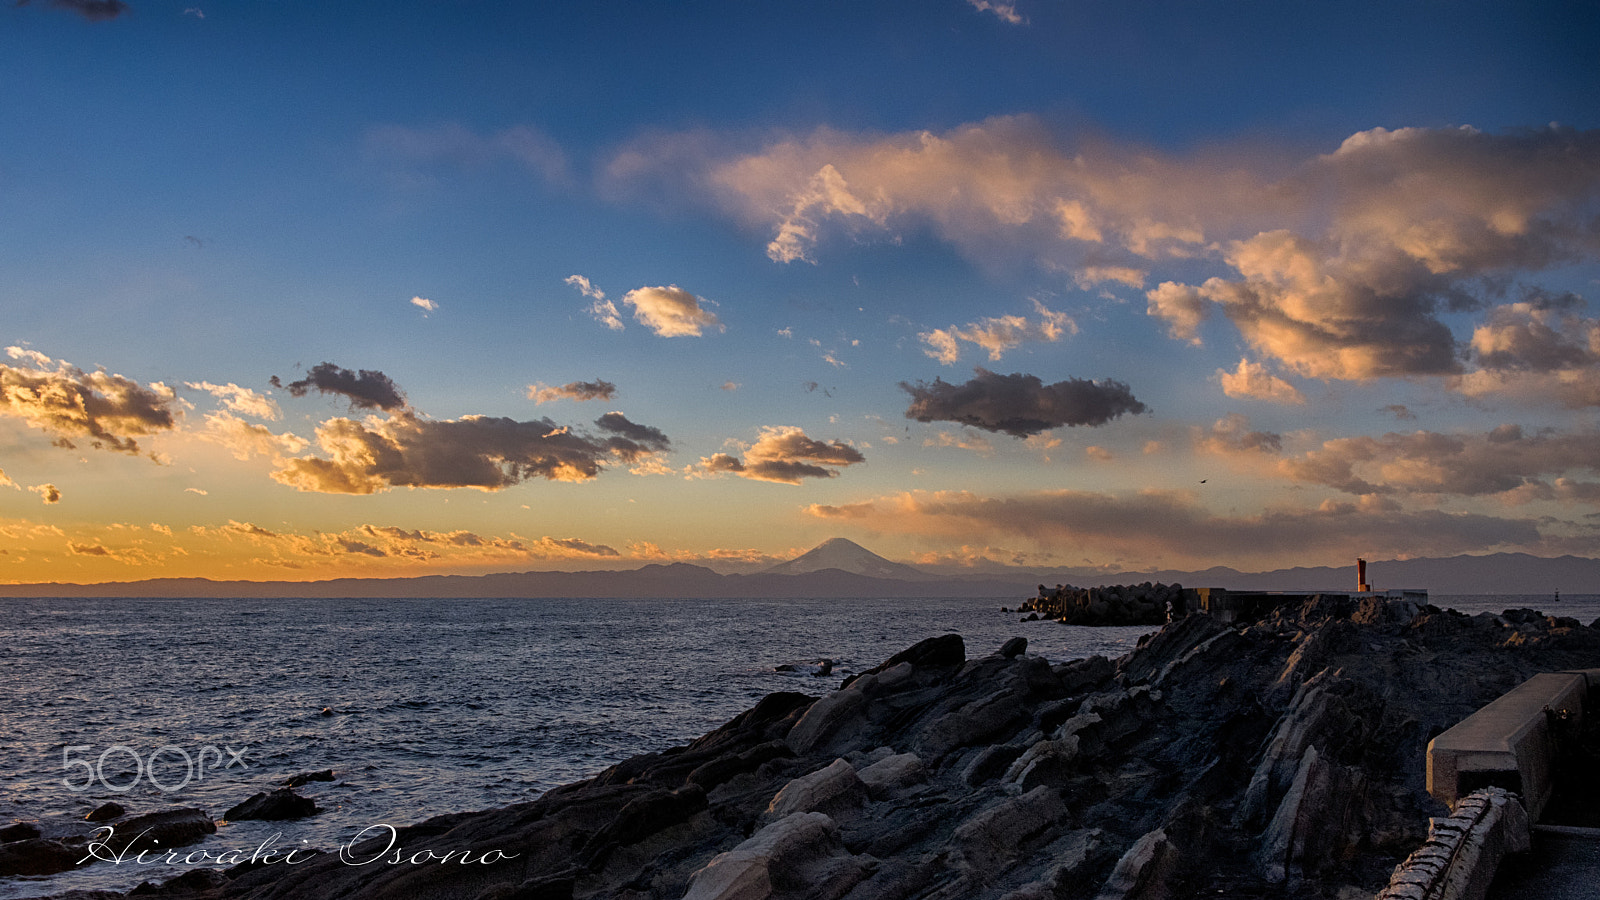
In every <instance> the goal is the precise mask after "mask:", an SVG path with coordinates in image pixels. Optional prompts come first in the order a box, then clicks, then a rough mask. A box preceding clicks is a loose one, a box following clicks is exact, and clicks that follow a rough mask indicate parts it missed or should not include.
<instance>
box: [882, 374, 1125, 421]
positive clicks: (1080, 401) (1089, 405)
mask: <svg viewBox="0 0 1600 900" xmlns="http://www.w3.org/2000/svg"><path fill="white" fill-rule="evenodd" d="M975 371H976V372H977V375H976V377H974V378H973V379H972V380H971V381H968V382H967V383H966V384H961V385H953V384H949V383H947V382H945V381H943V380H941V379H938V378H935V379H934V380H933V383H932V384H928V383H926V382H921V381H919V382H917V383H916V384H915V385H911V384H907V383H905V382H903V381H902V382H901V383H900V387H901V388H902V389H903V390H905V391H906V392H907V393H909V394H910V395H911V406H910V408H908V409H907V410H906V418H908V419H916V420H917V421H919V422H940V421H943V422H959V423H961V424H963V425H971V426H972V427H974V428H982V429H984V430H985V431H994V432H1004V433H1005V434H1009V435H1011V436H1012V437H1019V438H1020V437H1027V436H1028V435H1032V434H1038V433H1040V432H1042V431H1048V430H1050V429H1052V428H1060V427H1062V426H1069V427H1070V426H1078V425H1087V426H1090V427H1093V426H1098V425H1104V424H1106V423H1107V422H1110V421H1111V420H1112V419H1115V418H1117V417H1118V416H1121V415H1122V414H1124V413H1142V412H1145V411H1146V407H1145V405H1144V404H1143V403H1140V402H1139V401H1138V400H1136V399H1134V396H1133V392H1132V390H1131V389H1129V387H1128V386H1127V385H1126V384H1123V383H1122V382H1120V381H1113V380H1109V379H1107V380H1105V381H1088V380H1085V379H1081V378H1069V379H1067V380H1066V381H1058V382H1056V383H1055V384H1051V385H1046V384H1044V383H1043V382H1042V381H1040V379H1039V378H1038V377H1037V376H1034V375H1023V374H1020V373H1014V374H1011V375H996V374H995V373H993V372H990V371H987V370H985V369H981V368H980V369H976V370H975Z"/></svg>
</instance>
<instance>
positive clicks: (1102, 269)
mask: <svg viewBox="0 0 1600 900" xmlns="http://www.w3.org/2000/svg"><path fill="white" fill-rule="evenodd" d="M1149 274H1150V273H1149V272H1147V271H1145V270H1144V269H1140V268H1135V267H1133V266H1084V267H1083V268H1082V269H1080V270H1078V272H1077V274H1075V275H1073V276H1072V280H1073V281H1074V282H1076V283H1077V285H1078V287H1081V288H1084V289H1085V290H1087V289H1089V288H1091V287H1094V286H1095V285H1097V284H1104V283H1105V282H1108V281H1115V282H1118V283H1121V284H1125V285H1127V286H1128V287H1135V288H1140V287H1144V280H1145V278H1147V277H1148V276H1149Z"/></svg>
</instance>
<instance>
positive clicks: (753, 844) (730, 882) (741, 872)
mask: <svg viewBox="0 0 1600 900" xmlns="http://www.w3.org/2000/svg"><path fill="white" fill-rule="evenodd" d="M870 869H871V865H870V862H869V861H868V860H863V859H858V858H857V857H854V856H852V855H850V853H849V852H848V851H846V850H845V849H844V845H843V844H842V843H840V841H839V829H838V826H836V825H835V824H834V822H833V820H832V819H830V818H828V817H827V816H826V815H823V814H822V813H816V812H802V813H795V814H794V815H791V816H788V817H786V818H783V819H779V820H778V821H776V822H773V823H772V824H771V825H768V826H767V827H765V828H763V829H761V830H760V831H758V832H756V833H755V835H753V836H752V837H751V838H750V839H749V840H747V841H745V842H744V843H742V844H739V845H738V846H737V847H734V848H733V849H732V850H729V851H727V852H725V853H719V854H717V856H716V857H715V858H714V859H712V860H711V862H709V863H707V864H706V865H705V866H704V867H703V868H701V869H700V870H698V871H696V872H695V873H694V876H693V878H692V879H691V881H690V884H689V891H688V893H686V894H684V895H683V900H767V898H773V897H801V896H803V897H806V898H808V900H837V898H839V897H843V896H844V895H845V894H846V893H847V892H849V890H850V889H851V888H853V887H855V885H856V884H857V883H858V882H860V881H861V880H862V879H863V878H865V877H866V876H867V874H868V873H869V872H870Z"/></svg>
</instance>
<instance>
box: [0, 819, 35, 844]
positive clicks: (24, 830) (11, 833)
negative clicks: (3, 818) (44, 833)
mask: <svg viewBox="0 0 1600 900" xmlns="http://www.w3.org/2000/svg"><path fill="white" fill-rule="evenodd" d="M39 833H40V832H39V826H37V825H35V824H33V823H32V822H15V823H13V824H11V825H7V826H6V827H4V828H0V844H3V843H7V842H9V841H25V840H28V839H29V838H36V837H38V836H39Z"/></svg>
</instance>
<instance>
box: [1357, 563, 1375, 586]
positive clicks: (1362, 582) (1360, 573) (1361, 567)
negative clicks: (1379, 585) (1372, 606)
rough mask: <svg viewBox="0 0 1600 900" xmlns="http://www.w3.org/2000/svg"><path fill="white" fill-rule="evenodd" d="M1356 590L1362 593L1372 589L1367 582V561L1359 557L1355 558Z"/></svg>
mask: <svg viewBox="0 0 1600 900" xmlns="http://www.w3.org/2000/svg"><path fill="white" fill-rule="evenodd" d="M1356 590H1357V591H1358V592H1360V593H1363V594H1365V593H1367V592H1369V591H1371V590H1372V585H1370V584H1367V561H1366V560H1364V559H1360V558H1357V559H1356Z"/></svg>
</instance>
